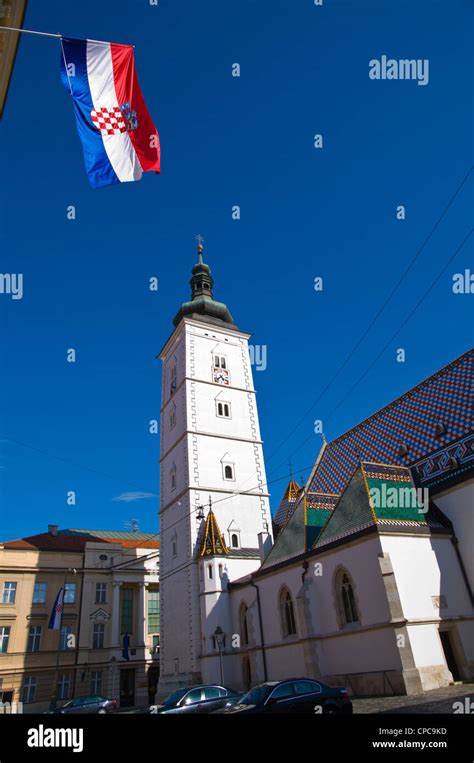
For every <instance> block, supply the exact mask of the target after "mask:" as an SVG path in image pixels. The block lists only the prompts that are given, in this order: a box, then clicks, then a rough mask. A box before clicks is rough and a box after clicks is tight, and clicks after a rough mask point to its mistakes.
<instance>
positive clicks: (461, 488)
mask: <svg viewBox="0 0 474 763" xmlns="http://www.w3.org/2000/svg"><path fill="white" fill-rule="evenodd" d="M434 500H435V503H436V505H437V506H438V507H439V508H440V509H441V511H442V512H443V513H444V514H445V515H446V516H447V517H448V519H449V520H450V521H451V522H452V523H453V526H454V533H455V535H456V537H457V539H458V543H459V552H460V554H461V557H462V561H463V564H464V568H465V570H466V574H467V576H468V579H469V583H470V586H471V589H474V553H473V548H474V511H473V510H472V509H473V506H474V479H470V480H466V482H462V483H461V484H460V485H456V486H455V487H453V488H450V489H449V490H446V491H445V492H444V493H439V494H438V495H436V496H435V498H434Z"/></svg>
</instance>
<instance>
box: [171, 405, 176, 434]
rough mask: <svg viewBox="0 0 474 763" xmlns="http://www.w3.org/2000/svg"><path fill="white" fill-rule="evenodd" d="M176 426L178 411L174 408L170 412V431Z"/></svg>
mask: <svg viewBox="0 0 474 763" xmlns="http://www.w3.org/2000/svg"><path fill="white" fill-rule="evenodd" d="M175 425H176V409H175V408H172V409H171V411H170V429H173V427H174V426H175Z"/></svg>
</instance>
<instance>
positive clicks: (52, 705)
mask: <svg viewBox="0 0 474 763" xmlns="http://www.w3.org/2000/svg"><path fill="white" fill-rule="evenodd" d="M68 572H74V574H76V572H75V570H74V569H73V568H72V567H68V568H67V570H66V572H65V573H64V583H63V588H64V594H63V605H62V607H61V614H60V617H59V639H58V648H57V650H56V669H55V673H54V681H53V693H52V695H51V698H50V703H49V709H50V711H52V710H56V705H57V701H58V678H59V655H60V654H61V630H62V625H63V614H64V597H65V596H66V579H67V575H68ZM78 636H79V630H78Z"/></svg>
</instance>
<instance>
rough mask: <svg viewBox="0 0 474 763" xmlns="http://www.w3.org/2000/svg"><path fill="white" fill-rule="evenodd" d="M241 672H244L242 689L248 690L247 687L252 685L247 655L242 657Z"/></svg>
mask: <svg viewBox="0 0 474 763" xmlns="http://www.w3.org/2000/svg"><path fill="white" fill-rule="evenodd" d="M243 674H244V689H245V691H249V689H250V688H251V686H252V670H251V668H250V660H249V658H248V657H244V662H243Z"/></svg>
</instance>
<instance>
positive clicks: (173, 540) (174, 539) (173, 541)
mask: <svg viewBox="0 0 474 763" xmlns="http://www.w3.org/2000/svg"><path fill="white" fill-rule="evenodd" d="M171 553H172V555H173V557H175V556H177V555H178V535H177V533H176V530H173V535H172V536H171Z"/></svg>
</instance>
